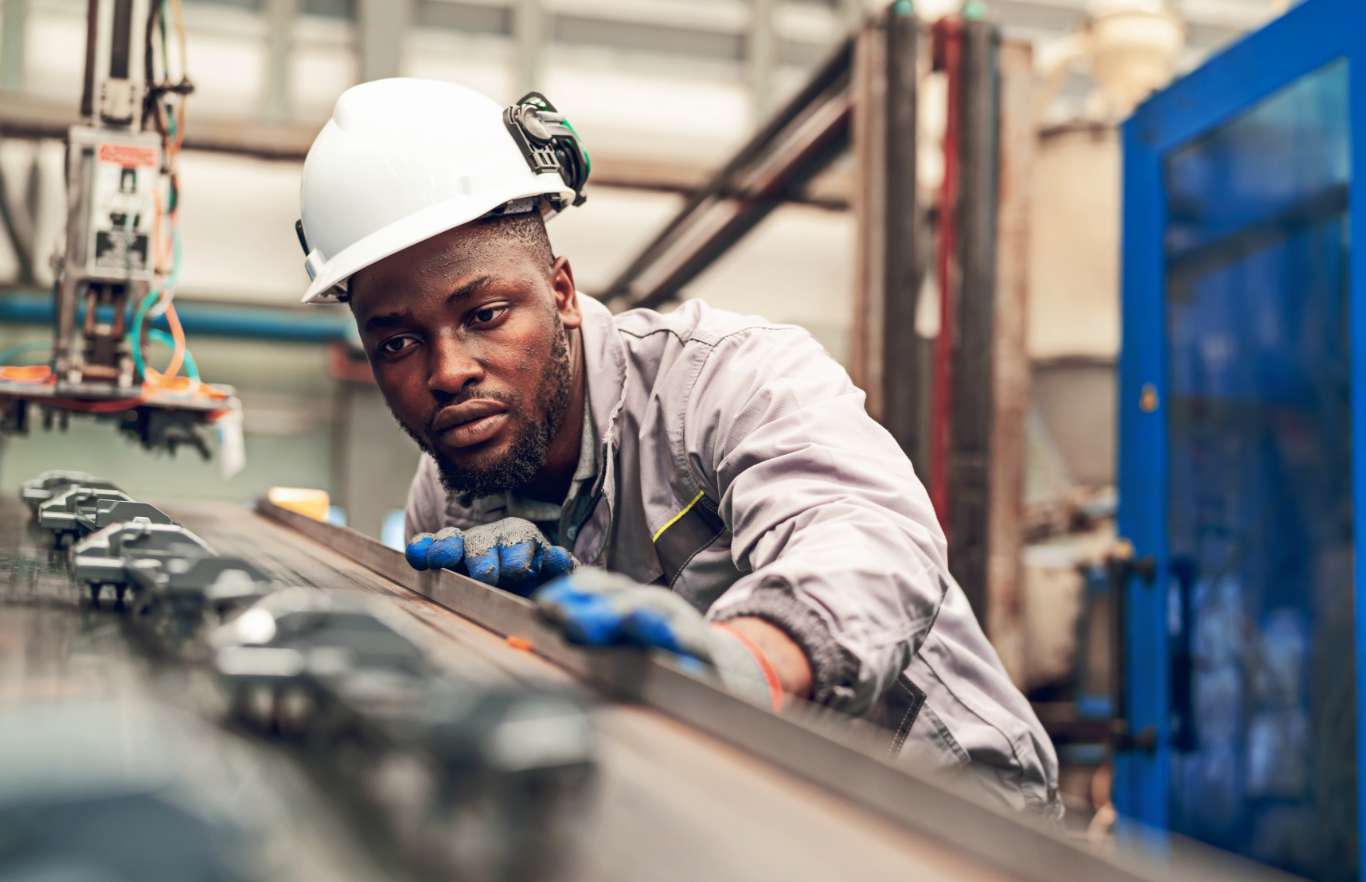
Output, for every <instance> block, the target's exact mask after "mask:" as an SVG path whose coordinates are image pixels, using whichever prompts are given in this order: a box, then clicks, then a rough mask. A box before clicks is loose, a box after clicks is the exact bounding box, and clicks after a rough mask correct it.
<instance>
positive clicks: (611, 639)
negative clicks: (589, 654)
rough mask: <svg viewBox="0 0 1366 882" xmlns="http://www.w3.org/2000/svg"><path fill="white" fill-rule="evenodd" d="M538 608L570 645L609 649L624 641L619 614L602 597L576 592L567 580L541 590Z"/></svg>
mask: <svg viewBox="0 0 1366 882" xmlns="http://www.w3.org/2000/svg"><path fill="white" fill-rule="evenodd" d="M536 606H537V609H538V610H539V611H540V613H541V615H543V616H545V617H546V618H547V619H549V620H550V621H552V622H554V623H555V624H557V625H559V626H560V629H561V630H562V631H563V632H564V636H565V638H566V639H568V640H569V641H570V642H571V643H581V644H585V645H588V646H609V645H611V644H614V643H620V642H621V640H622V633H621V621H622V619H621V614H620V612H619V611H618V610H616V609H615V608H614V607H613V606H612V604H610V603H608V602H607V601H606V600H604V599H603V598H602V597H599V596H597V595H595V594H588V593H584V592H582V591H578V590H576V589H575V588H574V586H573V585H572V584H571V583H570V582H569V581H568V580H567V579H562V580H560V581H559V582H556V583H555V584H553V585H551V586H549V587H546V588H543V589H541V591H539V592H538V593H537V594H536Z"/></svg>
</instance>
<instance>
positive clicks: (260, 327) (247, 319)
mask: <svg viewBox="0 0 1366 882" xmlns="http://www.w3.org/2000/svg"><path fill="white" fill-rule="evenodd" d="M82 312H83V310H82ZM176 312H177V314H178V315H179V316H180V324H181V326H182V327H183V328H184V329H185V333H186V334H196V335H199V336H204V337H222V338H227V339H237V340H272V341H277V342H281V343H315V344H317V343H338V342H340V343H344V342H346V341H347V339H348V333H349V331H350V328H351V319H350V316H347V315H324V314H321V313H313V311H312V310H310V311H307V312H305V311H303V310H300V311H298V312H295V311H292V310H291V311H287V310H283V309H271V308H269V307H252V306H226V305H220V304H213V303H195V302H194V301H185V300H177V301H176ZM52 318H53V306H52V296H51V295H50V294H39V293H36V292H11V293H7V294H4V295H0V323H11V324H26V325H42V324H49V323H50V322H51V321H52ZM81 319H82V316H81V315H78V316H77V319H76V320H77V321H78V322H79V321H81ZM151 327H155V328H161V329H163V330H165V328H166V319H165V318H164V317H163V318H160V319H157V320H156V321H154V322H152V323H151Z"/></svg>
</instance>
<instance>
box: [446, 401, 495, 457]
mask: <svg viewBox="0 0 1366 882" xmlns="http://www.w3.org/2000/svg"><path fill="white" fill-rule="evenodd" d="M505 422H507V405H506V404H503V403H502V402H501V401H494V400H492V399H488V398H476V399H475V400H473V401H466V402H464V403H463V404H453V405H451V406H449V407H443V408H442V409H441V410H440V411H438V412H437V415H436V419H434V420H432V434H433V435H434V436H436V437H437V438H440V439H441V440H442V441H443V442H445V443H446V444H449V445H450V446H452V447H469V446H472V445H474V444H482V443H483V442H485V441H487V440H489V439H490V438H492V437H493V436H494V435H495V434H497V433H498V430H499V429H500V428H502V426H503V423H505Z"/></svg>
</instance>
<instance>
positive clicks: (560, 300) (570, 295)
mask: <svg viewBox="0 0 1366 882" xmlns="http://www.w3.org/2000/svg"><path fill="white" fill-rule="evenodd" d="M550 289H551V291H552V293H553V294H554V296H555V311H556V312H558V313H559V314H560V321H561V322H563V323H564V326H565V327H566V328H577V327H579V326H580V325H582V324H583V313H581V312H579V297H578V291H577V290H575V288H574V269H573V267H571V266H570V265H569V258H567V257H557V258H556V259H555V262H554V263H553V264H551V267H550Z"/></svg>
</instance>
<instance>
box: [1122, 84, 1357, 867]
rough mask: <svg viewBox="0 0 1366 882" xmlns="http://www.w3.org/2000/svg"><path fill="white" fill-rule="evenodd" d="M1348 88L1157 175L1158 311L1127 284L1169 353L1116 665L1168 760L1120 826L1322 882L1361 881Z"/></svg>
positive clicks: (1294, 103) (1160, 381) (1132, 471)
mask: <svg viewBox="0 0 1366 882" xmlns="http://www.w3.org/2000/svg"><path fill="white" fill-rule="evenodd" d="M1349 81H1350V64H1349V61H1348V59H1346V58H1338V59H1336V60H1332V61H1330V62H1328V63H1326V64H1323V65H1321V66H1318V67H1316V68H1314V69H1313V70H1312V71H1310V72H1308V73H1305V74H1303V75H1300V76H1297V77H1296V78H1294V79H1293V80H1291V81H1290V82H1288V83H1287V84H1285V85H1283V86H1281V87H1280V88H1278V89H1276V90H1275V91H1272V92H1270V93H1269V94H1266V95H1265V96H1263V97H1261V98H1259V99H1258V100H1256V101H1255V102H1253V103H1251V104H1249V105H1247V106H1246V107H1245V108H1244V109H1242V110H1241V111H1240V112H1238V113H1236V114H1233V115H1230V116H1226V117H1225V118H1223V119H1222V120H1220V121H1219V122H1218V123H1217V124H1215V125H1212V126H1210V127H1207V128H1204V129H1201V130H1199V131H1198V132H1195V133H1193V134H1192V135H1191V136H1190V137H1186V138H1183V139H1178V140H1176V141H1173V142H1172V143H1171V144H1170V145H1169V146H1168V147H1167V148H1166V149H1161V150H1158V151H1156V153H1155V155H1154V157H1153V159H1154V160H1155V161H1154V163H1153V167H1152V172H1151V174H1150V176H1149V180H1150V183H1151V184H1152V185H1153V189H1154V190H1156V193H1155V194H1154V195H1153V196H1152V197H1150V198H1152V199H1153V200H1154V201H1155V204H1156V206H1157V208H1156V209H1154V212H1153V213H1154V216H1155V218H1156V219H1157V224H1156V225H1155V227H1154V228H1158V227H1159V226H1160V229H1161V237H1160V241H1159V242H1158V244H1157V246H1156V248H1155V249H1153V255H1154V258H1155V259H1154V260H1153V262H1152V266H1153V267H1154V281H1155V282H1158V280H1160V282H1159V283H1158V284H1154V285H1153V286H1152V288H1153V291H1152V293H1153V294H1154V295H1157V296H1156V297H1153V298H1150V300H1149V305H1148V306H1147V307H1145V308H1144V309H1142V310H1141V311H1140V310H1137V309H1134V310H1131V309H1130V306H1132V305H1133V303H1134V300H1133V296H1132V295H1133V294H1134V291H1133V285H1132V280H1131V279H1130V280H1128V281H1126V316H1125V318H1126V323H1127V322H1141V323H1144V324H1145V326H1146V328H1147V330H1146V333H1148V334H1150V335H1152V338H1153V339H1155V340H1160V341H1161V342H1160V344H1156V346H1155V352H1154V354H1153V355H1152V356H1151V358H1150V361H1149V364H1148V367H1147V368H1140V370H1141V371H1143V372H1144V375H1142V376H1137V377H1133V378H1132V379H1134V380H1135V381H1136V382H1137V383H1138V385H1139V389H1140V390H1141V391H1140V394H1139V395H1138V396H1135V400H1134V401H1133V402H1125V405H1126V406H1129V405H1134V406H1136V408H1137V409H1139V410H1140V411H1142V413H1143V416H1141V417H1139V418H1140V419H1142V418H1149V417H1151V418H1153V419H1155V420H1156V421H1157V422H1156V423H1155V424H1154V425H1155V428H1154V429H1153V430H1152V432H1151V433H1150V434H1147V435H1143V434H1142V433H1141V432H1136V431H1132V430H1133V428H1134V425H1135V423H1134V420H1130V422H1129V429H1130V431H1127V432H1126V434H1125V440H1124V442H1123V443H1124V444H1127V445H1129V449H1128V450H1127V451H1125V452H1124V453H1122V457H1123V458H1124V459H1126V460H1127V464H1125V463H1122V469H1125V470H1126V471H1125V472H1124V473H1125V474H1127V478H1126V479H1125V480H1126V483H1125V484H1124V486H1123V487H1122V488H1121V493H1122V494H1126V495H1136V494H1143V493H1146V494H1148V495H1150V496H1151V497H1153V499H1152V501H1147V502H1144V503H1142V504H1140V505H1130V506H1129V507H1128V512H1129V520H1128V523H1129V525H1131V526H1133V527H1135V532H1136V533H1142V534H1145V535H1146V536H1148V537H1150V539H1149V542H1148V543H1147V544H1148V547H1146V548H1145V547H1143V543H1139V552H1140V553H1144V554H1151V555H1153V556H1154V557H1155V558H1156V562H1157V565H1158V568H1157V569H1158V574H1159V575H1158V578H1157V579H1156V580H1155V581H1154V583H1153V584H1152V585H1151V586H1137V585H1136V586H1133V587H1131V588H1130V592H1131V596H1133V597H1135V599H1137V600H1138V601H1139V605H1140V606H1142V605H1143V604H1145V603H1146V604H1147V608H1148V611H1149V615H1148V616H1147V617H1146V619H1145V618H1144V617H1143V616H1142V615H1141V614H1140V615H1138V616H1136V617H1135V619H1134V621H1133V622H1131V625H1130V627H1129V629H1128V632H1127V639H1128V640H1129V642H1130V644H1131V645H1130V646H1129V648H1128V652H1127V656H1126V658H1127V677H1128V684H1129V686H1128V690H1127V691H1128V693H1129V695H1130V696H1131V699H1132V700H1134V701H1137V702H1138V703H1139V704H1140V705H1142V704H1144V703H1145V702H1146V703H1147V705H1148V707H1149V711H1150V718H1151V720H1152V730H1153V731H1156V732H1157V733H1158V738H1157V742H1156V743H1157V746H1156V747H1155V748H1152V749H1150V750H1149V752H1148V753H1147V754H1143V753H1142V752H1138V751H1135V752H1133V753H1130V754H1128V755H1127V756H1126V758H1125V759H1122V760H1121V762H1120V767H1119V770H1118V773H1117V782H1116V786H1117V790H1118V792H1119V800H1120V809H1121V811H1122V812H1127V813H1129V814H1131V815H1136V816H1138V817H1139V818H1140V819H1144V820H1148V821H1149V822H1151V823H1156V824H1159V825H1160V826H1163V827H1165V828H1166V829H1169V830H1172V831H1175V832H1178V833H1182V834H1185V835H1188V836H1190V837H1193V838H1195V839H1199V840H1202V841H1204V842H1207V843H1211V844H1213V845H1216V846H1219V847H1221V848H1225V849H1228V850H1231V851H1235V852H1238V853H1241V854H1244V855H1247V856H1249V857H1252V858H1254V859H1256V860H1259V861H1261V862H1264V863H1268V864H1271V865H1274V866H1277V867H1280V868H1283V869H1286V870H1289V871H1291V872H1294V873H1297V874H1301V875H1304V876H1307V877H1309V878H1312V879H1319V880H1354V879H1358V878H1360V860H1359V847H1358V843H1357V831H1358V820H1359V819H1358V815H1357V812H1358V807H1357V792H1358V790H1357V755H1358V753H1357V752H1358V744H1357V695H1356V678H1355V673H1354V672H1355V656H1354V651H1353V641H1354V634H1355V624H1354V622H1355V611H1354V606H1355V602H1354V592H1355V587H1354V586H1355V584H1356V580H1355V574H1354V569H1355V560H1354V551H1353V549H1354V534H1355V530H1356V524H1355V521H1354V511H1353V509H1354V504H1353V498H1354V464H1353V441H1352V399H1353V388H1352V370H1351V364H1352V349H1351V345H1350V344H1351V333H1350V328H1351V325H1352V322H1351V316H1352V310H1351V301H1352V298H1351V296H1350V292H1351V277H1352V270H1353V267H1352V266H1351V265H1350V264H1351V261H1350V253H1351V250H1352V248H1351V235H1352V230H1351V227H1350V224H1349V214H1350V212H1351V209H1352V206H1351V193H1352V190H1351V166H1352V162H1351V152H1352V146H1351V137H1350V134H1351V125H1350V120H1351V119H1352V113H1351V108H1350V98H1349V94H1350V89H1349ZM1129 183H1130V185H1131V187H1130V190H1129V191H1126V200H1128V199H1132V198H1135V194H1134V192H1133V188H1132V185H1133V184H1134V180H1133V179H1131V180H1130V181H1129ZM1136 232H1137V231H1136V230H1134V229H1132V227H1131V229H1130V230H1127V231H1126V235H1133V234H1135V233H1136ZM1133 254H1134V252H1133V251H1132V250H1131V251H1130V252H1129V256H1130V257H1132V256H1133ZM1126 259H1127V258H1126ZM1159 267H1160V268H1159ZM1128 271H1129V270H1128V268H1126V272H1128ZM1154 300H1160V309H1159V308H1157V305H1156V303H1154V302H1153V301H1154ZM1135 331H1138V332H1139V333H1142V330H1141V329H1135V328H1128V329H1126V344H1125V345H1126V347H1128V346H1129V345H1130V340H1133V339H1136V338H1135V337H1132V336H1129V335H1130V334H1132V333H1134V332H1135ZM1125 357H1126V359H1128V358H1129V354H1128V353H1127V352H1126V356H1125ZM1126 370H1129V371H1130V372H1132V371H1133V364H1132V362H1131V363H1130V364H1129V365H1127V366H1126ZM1132 391H1133V386H1132V385H1131V386H1130V387H1129V392H1130V393H1132ZM1143 439H1146V442H1145V441H1143ZM1139 443H1146V444H1148V445H1149V447H1150V449H1147V450H1136V449H1134V446H1135V445H1136V444H1139ZM1145 479H1146V480H1145ZM1144 484H1146V486H1144ZM1127 501H1128V500H1126V502H1127ZM1125 529H1126V530H1127V529H1128V527H1125ZM1154 678H1161V681H1162V682H1160V683H1155V682H1152V680H1153V679H1154ZM1154 701H1156V702H1157V704H1156V705H1154V703H1153V702H1154ZM1153 707H1158V710H1156V711H1155V712H1153V711H1152V708H1153ZM1131 709H1132V708H1131ZM1139 715H1140V716H1141V715H1142V714H1141V713H1140V714H1139ZM1126 773H1127V774H1128V776H1129V777H1128V778H1127V779H1126V778H1125V775H1126ZM1145 776H1146V777H1145Z"/></svg>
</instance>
